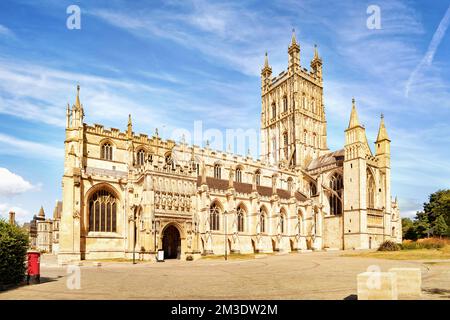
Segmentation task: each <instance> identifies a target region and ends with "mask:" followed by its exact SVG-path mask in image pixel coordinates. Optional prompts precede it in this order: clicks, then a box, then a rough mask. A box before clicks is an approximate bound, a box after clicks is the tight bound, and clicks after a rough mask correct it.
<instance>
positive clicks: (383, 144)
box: [375, 114, 391, 167]
mask: <svg viewBox="0 0 450 320" xmlns="http://www.w3.org/2000/svg"><path fill="white" fill-rule="evenodd" d="M375 154H376V157H377V158H378V159H379V161H380V165H381V166H382V167H389V166H390V156H391V140H389V137H388V134H387V131H386V127H385V125H384V116H383V114H381V121H380V128H379V129H378V136H377V140H376V141H375Z"/></svg>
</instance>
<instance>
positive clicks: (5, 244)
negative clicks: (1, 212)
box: [0, 219, 29, 286]
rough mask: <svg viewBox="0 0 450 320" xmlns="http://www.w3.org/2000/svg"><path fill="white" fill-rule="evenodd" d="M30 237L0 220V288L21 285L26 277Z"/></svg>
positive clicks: (14, 226) (16, 227)
mask: <svg viewBox="0 0 450 320" xmlns="http://www.w3.org/2000/svg"><path fill="white" fill-rule="evenodd" d="M28 244H29V239H28V235H27V234H26V233H25V232H24V231H23V230H21V229H20V228H19V227H18V226H17V225H10V224H9V223H7V222H6V221H5V220H4V219H0V286H3V285H9V284H17V283H20V282H21V281H22V280H23V279H24V276H25V260H26V256H27V249H28Z"/></svg>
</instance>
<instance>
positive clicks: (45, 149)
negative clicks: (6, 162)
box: [0, 133, 64, 161]
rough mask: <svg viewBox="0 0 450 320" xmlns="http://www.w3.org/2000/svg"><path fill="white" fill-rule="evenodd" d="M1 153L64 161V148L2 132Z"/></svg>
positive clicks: (0, 140)
mask: <svg viewBox="0 0 450 320" xmlns="http://www.w3.org/2000/svg"><path fill="white" fill-rule="evenodd" d="M0 154H2V155H15V156H19V157H21V158H32V159H41V160H42V159H47V160H49V159H50V160H54V161H62V160H63V157H64V149H62V148H56V147H53V146H50V145H47V144H43V143H38V142H34V141H29V140H23V139H19V138H16V137H14V136H10V135H7V134H3V133H0Z"/></svg>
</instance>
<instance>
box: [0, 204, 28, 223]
mask: <svg viewBox="0 0 450 320" xmlns="http://www.w3.org/2000/svg"><path fill="white" fill-rule="evenodd" d="M11 211H13V212H14V213H15V214H16V221H17V222H18V223H19V224H22V223H24V222H28V221H30V220H31V217H32V213H31V212H29V211H28V210H27V209H24V208H22V207H20V206H15V205H11V204H9V203H0V217H3V218H4V219H6V221H9V212H11Z"/></svg>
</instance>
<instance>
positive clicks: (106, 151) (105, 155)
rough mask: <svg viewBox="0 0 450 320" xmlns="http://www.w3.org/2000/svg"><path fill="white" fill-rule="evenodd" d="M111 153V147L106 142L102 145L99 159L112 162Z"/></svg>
mask: <svg viewBox="0 0 450 320" xmlns="http://www.w3.org/2000/svg"><path fill="white" fill-rule="evenodd" d="M112 153H113V148H112V145H111V144H110V143H109V142H106V143H104V144H103V145H102V150H101V154H100V158H102V159H105V160H112V159H113V155H112Z"/></svg>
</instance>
